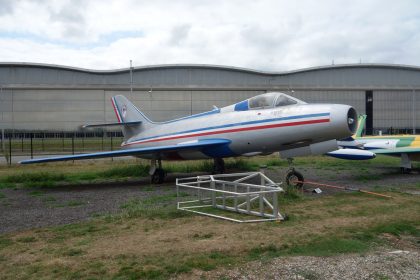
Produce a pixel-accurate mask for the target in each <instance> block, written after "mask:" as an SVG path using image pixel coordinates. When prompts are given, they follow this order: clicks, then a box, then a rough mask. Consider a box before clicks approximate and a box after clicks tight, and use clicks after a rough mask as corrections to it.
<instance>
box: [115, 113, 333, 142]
mask: <svg viewBox="0 0 420 280" xmlns="http://www.w3.org/2000/svg"><path fill="white" fill-rule="evenodd" d="M329 121H330V113H318V114H305V115H297V116H289V117H282V118H272V119H264V120H258V121H249V122H239V123H231V124H224V125H219V126H210V127H202V128H197V129H192V130H184V131H179V132H173V133H166V134H161V135H155V136H150V137H144V138H138V139H135V140H133V141H131V142H129V143H125V144H123V146H129V145H134V144H145V143H152V142H160V141H169V140H176V139H182V138H190V137H200V136H209V135H218V134H224V133H236V132H243V131H253V130H263V129H272V128H278V127H290V126H302V125H309V124H319V123H327V122H329Z"/></svg>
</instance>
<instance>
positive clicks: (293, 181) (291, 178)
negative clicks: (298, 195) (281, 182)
mask: <svg viewBox="0 0 420 280" xmlns="http://www.w3.org/2000/svg"><path fill="white" fill-rule="evenodd" d="M287 162H288V163H289V170H288V171H287V173H286V184H287V185H288V186H290V187H294V188H296V189H300V188H302V187H303V182H304V178H303V175H302V173H300V172H298V171H296V170H295V168H294V167H293V158H288V159H287Z"/></svg>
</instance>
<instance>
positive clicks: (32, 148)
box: [31, 133, 34, 159]
mask: <svg viewBox="0 0 420 280" xmlns="http://www.w3.org/2000/svg"><path fill="white" fill-rule="evenodd" d="M33 138H34V134H33V133H31V159H33V158H34V146H33V143H32V140H33Z"/></svg>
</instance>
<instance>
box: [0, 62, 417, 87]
mask: <svg viewBox="0 0 420 280" xmlns="http://www.w3.org/2000/svg"><path fill="white" fill-rule="evenodd" d="M129 84H130V68H125V69H117V70H89V69H82V68H74V67H66V66H60V65H50V64H36V63H0V87H2V88H8V87H10V88H50V87H51V88H57V87H64V88H68V87H71V88H100V89H103V88H106V89H109V88H124V89H127V88H129ZM133 87H134V88H139V89H141V88H150V87H152V88H162V89H186V88H191V89H217V88H220V89H228V88H234V89H238V88H239V89H240V88H246V89H275V88H346V89H349V88H355V89H357V88H363V89H366V88H369V89H378V88H379V89H389V88H407V89H413V88H420V67H416V66H408V65H393V64H342V65H331V66H322V67H313V68H307V69H301V70H294V71H285V72H264V71H257V70H251V69H244V68H235V67H227V66H217V65H200V64H174V65H155V66H143V67H135V68H133Z"/></svg>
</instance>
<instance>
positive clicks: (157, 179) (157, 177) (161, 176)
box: [151, 168, 166, 184]
mask: <svg viewBox="0 0 420 280" xmlns="http://www.w3.org/2000/svg"><path fill="white" fill-rule="evenodd" d="M165 175H166V174H165V171H164V170H163V169H162V168H156V170H155V172H154V173H153V175H152V177H151V179H152V183H153V184H162V183H163V181H164V180H165Z"/></svg>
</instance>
